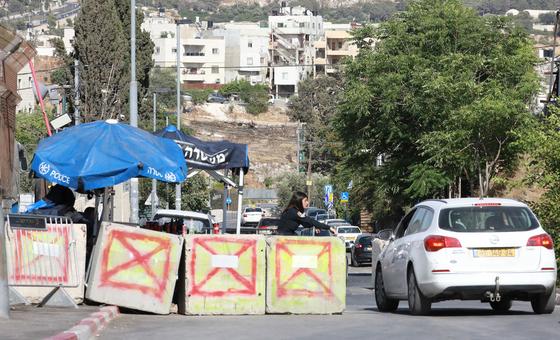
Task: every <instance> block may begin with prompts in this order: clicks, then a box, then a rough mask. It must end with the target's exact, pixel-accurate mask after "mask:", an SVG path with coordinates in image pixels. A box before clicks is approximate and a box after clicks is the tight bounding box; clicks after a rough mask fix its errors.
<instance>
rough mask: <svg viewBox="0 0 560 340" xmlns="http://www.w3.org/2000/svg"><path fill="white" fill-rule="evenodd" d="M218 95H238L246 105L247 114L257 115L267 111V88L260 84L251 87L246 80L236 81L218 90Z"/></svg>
mask: <svg viewBox="0 0 560 340" xmlns="http://www.w3.org/2000/svg"><path fill="white" fill-rule="evenodd" d="M220 93H222V94H223V95H224V96H226V97H229V96H230V95H232V94H237V95H239V99H241V100H242V101H244V102H245V103H247V108H246V109H247V113H251V114H255V115H256V114H259V113H263V112H265V111H266V110H267V109H268V87H267V86H266V85H262V84H256V85H251V83H250V82H248V81H247V80H236V81H233V82H230V83H227V84H225V85H224V86H222V87H221V88H220Z"/></svg>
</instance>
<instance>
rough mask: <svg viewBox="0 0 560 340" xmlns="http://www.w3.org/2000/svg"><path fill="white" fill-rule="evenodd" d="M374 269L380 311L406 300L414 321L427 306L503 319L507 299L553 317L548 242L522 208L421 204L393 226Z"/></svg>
mask: <svg viewBox="0 0 560 340" xmlns="http://www.w3.org/2000/svg"><path fill="white" fill-rule="evenodd" d="M376 262H377V263H375V268H376V271H375V299H376V302H377V307H378V309H379V310H380V311H382V312H389V311H394V310H396V309H397V308H398V305H399V300H408V304H409V309H410V311H411V312H412V313H413V314H428V313H429V312H430V309H431V306H432V303H434V302H438V301H442V300H448V299H461V300H480V301H482V302H489V303H490V306H491V307H492V309H494V310H495V311H498V312H506V311H508V310H509V309H510V308H511V306H512V301H513V300H524V301H530V302H531V306H532V308H533V311H534V312H535V313H537V314H544V313H552V312H553V311H554V305H555V299H556V260H555V255H554V248H553V242H552V238H551V237H550V236H549V235H548V234H547V233H546V232H545V231H544V230H543V228H542V227H541V226H540V224H539V221H538V220H537V218H536V217H535V215H534V214H533V212H532V211H531V210H530V209H529V207H527V205H525V204H523V203H520V202H517V201H514V200H509V199H498V198H484V199H478V198H459V199H446V200H427V201H424V202H422V203H420V204H418V205H416V206H415V207H414V208H413V209H412V210H411V211H410V212H409V213H408V214H407V215H406V216H405V217H404V218H403V219H402V220H401V222H400V223H399V225H398V226H397V229H396V231H395V233H394V235H393V236H392V237H391V238H390V240H389V244H388V245H387V246H386V247H385V249H384V250H383V251H382V253H381V254H380V255H379V258H378V259H377V261H376Z"/></svg>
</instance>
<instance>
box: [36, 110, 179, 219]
mask: <svg viewBox="0 0 560 340" xmlns="http://www.w3.org/2000/svg"><path fill="white" fill-rule="evenodd" d="M31 170H32V171H33V172H34V174H35V175H36V176H38V177H42V178H44V179H46V180H48V181H49V182H53V183H57V184H60V185H63V186H66V187H69V188H72V189H74V190H76V191H78V192H81V193H85V192H95V193H96V207H95V208H96V209H97V205H98V202H97V199H98V196H99V194H100V189H101V188H105V190H104V195H103V196H104V197H103V200H104V202H103V203H104V205H103V206H104V207H107V206H108V204H107V203H108V201H107V200H108V194H107V189H106V188H107V187H110V186H113V185H116V184H119V183H122V182H125V181H127V180H129V179H131V178H135V177H147V178H153V179H156V180H159V181H163V182H168V183H178V182H183V181H184V180H185V179H186V178H187V165H186V163H185V159H184V158H183V153H182V151H181V149H180V148H179V147H178V146H177V144H176V143H173V142H172V141H170V140H169V139H166V138H161V137H158V136H154V135H153V134H151V133H149V132H146V131H144V130H141V129H138V128H135V127H133V126H130V125H128V124H122V123H119V122H117V121H116V120H111V119H110V120H106V121H95V122H91V123H86V124H80V125H76V126H73V127H70V128H66V129H64V130H63V131H62V132H59V133H57V134H55V135H53V136H51V137H47V138H45V139H43V140H41V141H40V143H39V145H38V147H37V150H36V151H35V155H34V156H33V160H32V162H31ZM103 210H104V216H103V219H105V217H106V213H107V210H108V209H103ZM96 224H97V221H96ZM95 229H97V228H95Z"/></svg>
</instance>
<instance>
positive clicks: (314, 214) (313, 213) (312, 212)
mask: <svg viewBox="0 0 560 340" xmlns="http://www.w3.org/2000/svg"><path fill="white" fill-rule="evenodd" d="M305 214H306V215H307V216H309V217H311V218H313V219H317V215H319V214H327V211H326V210H325V209H321V208H316V207H309V208H307V209H306V210H305Z"/></svg>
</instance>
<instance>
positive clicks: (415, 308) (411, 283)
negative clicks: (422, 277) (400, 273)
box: [408, 267, 432, 315]
mask: <svg viewBox="0 0 560 340" xmlns="http://www.w3.org/2000/svg"><path fill="white" fill-rule="evenodd" d="M408 308H409V310H410V312H411V313H412V314H414V315H427V314H429V313H430V310H431V309H432V302H431V301H430V299H428V298H427V297H425V296H424V294H422V292H421V291H420V289H419V288H418V283H417V282H416V275H414V269H412V267H411V268H410V269H409V270H408Z"/></svg>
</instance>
